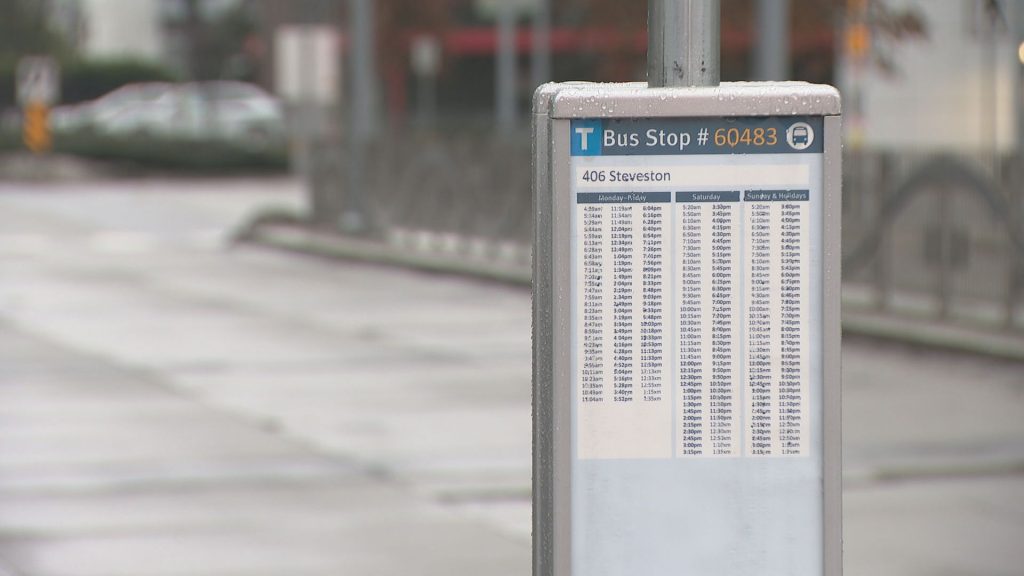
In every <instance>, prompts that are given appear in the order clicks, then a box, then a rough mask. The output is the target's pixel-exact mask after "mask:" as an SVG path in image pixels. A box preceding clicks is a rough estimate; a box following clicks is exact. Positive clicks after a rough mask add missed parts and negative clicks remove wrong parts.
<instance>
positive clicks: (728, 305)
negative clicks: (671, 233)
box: [676, 192, 740, 457]
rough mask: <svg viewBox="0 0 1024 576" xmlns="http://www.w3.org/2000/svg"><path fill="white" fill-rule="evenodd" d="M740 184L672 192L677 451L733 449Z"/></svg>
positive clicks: (719, 453)
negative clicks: (735, 189)
mask: <svg viewBox="0 0 1024 576" xmlns="http://www.w3.org/2000/svg"><path fill="white" fill-rule="evenodd" d="M739 199H740V197H739V192H678V193H676V226H677V234H676V237H677V251H678V256H677V261H676V291H677V306H676V309H677V318H676V337H677V341H678V368H679V390H678V393H677V396H676V439H677V440H676V456H680V457H685V456H737V455H739V450H740V448H739V447H740V442H739V418H740V405H739V386H738V384H737V381H736V379H737V375H738V374H739V369H738V365H737V363H738V360H739V359H738V354H737V353H736V351H735V345H736V344H737V342H738V341H739V335H738V333H737V324H738V322H737V319H736V310H735V308H736V301H735V299H736V295H737V294H738V290H739V286H738V284H739V269H740V265H739V262H738V257H739V247H740V245H739V238H740V230H739V224H740V220H739Z"/></svg>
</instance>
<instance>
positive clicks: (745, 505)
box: [570, 117, 823, 576]
mask: <svg viewBox="0 0 1024 576" xmlns="http://www.w3.org/2000/svg"><path fill="white" fill-rule="evenodd" d="M822 129H823V121H822V119H821V118H820V117H767V118H732V119H725V118H699V119H698V118H694V119H642V120H638V119H604V120H573V121H572V122H571V124H570V140H571V143H572V155H571V186H570V193H571V195H572V199H571V200H572V202H571V204H572V224H571V225H572V233H571V244H570V246H571V247H570V250H571V257H572V262H573V270H572V286H573V290H572V319H573V327H572V355H571V357H572V365H573V367H572V372H573V374H574V390H573V409H572V410H573V414H572V418H573V436H572V443H573V458H572V463H573V464H572V465H573V475H572V477H573V502H572V518H573V525H574V526H575V528H574V532H573V539H574V542H573V572H574V574H578V575H580V576H584V575H586V576H595V575H626V574H637V573H640V572H639V570H644V572H643V573H644V574H665V575H668V574H715V575H716V576H724V575H728V574H736V575H739V574H750V573H753V572H750V571H749V570H750V569H752V567H757V568H758V570H759V571H758V572H757V573H758V574H762V575H772V574H779V575H782V574H785V575H787V576H804V575H807V576H810V575H813V574H820V571H821V566H822V556H821V550H822V544H821V534H822V494H821V483H822V430H821V424H822V360H821V354H822V347H821V345H820V340H821V330H822V323H821V307H822V298H821V289H822V281H823V280H822V270H821V254H822V229H821V227H822V207H823V197H822V195H823V190H822V187H823V158H822V156H823V155H822V145H821V140H822ZM709 487H710V489H709ZM666 495H671V497H666ZM608 531H614V539H615V542H616V545H615V546H606V545H603V543H604V542H607V538H609V537H610V535H609V533H607V532H608ZM623 544H625V545H623ZM795 550H803V551H804V552H801V553H794V551H795ZM723 559H726V560H723ZM723 562H725V563H724V564H723ZM652 566H655V567H658V566H662V567H663V568H664V570H663V571H660V572H650V571H649V570H650V568H651V567H652ZM723 566H724V568H723Z"/></svg>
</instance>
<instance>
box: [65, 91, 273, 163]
mask: <svg viewBox="0 0 1024 576" xmlns="http://www.w3.org/2000/svg"><path fill="white" fill-rule="evenodd" d="M79 108H81V110H80V111H79V112H78V115H79V117H78V118H76V119H75V120H74V121H72V122H70V123H68V124H70V125H67V126H65V127H68V128H80V127H87V128H91V129H92V130H95V131H96V132H97V133H100V134H107V135H113V136H148V137H153V138H191V139H200V140H214V139H219V140H229V141H236V142H239V143H241V144H243V145H246V146H250V147H267V146H270V145H272V144H274V143H277V142H281V141H283V138H284V113H283V111H282V109H281V105H280V103H279V102H278V101H277V99H276V98H274V97H273V96H271V95H270V94H267V93H266V92H265V91H263V90H262V89H260V88H259V87H257V86H253V85H252V84H246V83H244V82H232V81H213V82H190V83H185V84H161V83H145V84H132V85H128V86H124V87H122V88H120V89H118V90H115V91H114V92H111V93H110V94H107V95H106V96H103V97H101V98H98V99H97V100H94V101H92V102H89V103H86V104H82V105H80V106H79ZM75 122H77V123H78V125H77V126H76V125H75ZM55 127H60V126H59V124H55Z"/></svg>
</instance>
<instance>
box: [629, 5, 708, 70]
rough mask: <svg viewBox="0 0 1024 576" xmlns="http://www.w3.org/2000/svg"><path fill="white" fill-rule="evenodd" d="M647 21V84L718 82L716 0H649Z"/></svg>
mask: <svg viewBox="0 0 1024 576" xmlns="http://www.w3.org/2000/svg"><path fill="white" fill-rule="evenodd" d="M647 22H648V26H647V30H648V34H647V83H648V85H650V86H651V87H653V88H663V87H677V86H718V82H719V79H720V77H721V72H720V66H719V60H720V53H719V50H720V45H721V8H720V6H719V0H649V1H648V3H647Z"/></svg>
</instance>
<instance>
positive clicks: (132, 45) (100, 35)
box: [51, 0, 165, 60]
mask: <svg viewBox="0 0 1024 576" xmlns="http://www.w3.org/2000/svg"><path fill="white" fill-rule="evenodd" d="M51 14H52V15H51V21H53V23H54V25H55V26H56V28H57V29H59V30H61V31H62V32H63V33H64V36H65V37H66V38H68V40H69V41H70V43H71V44H72V46H74V47H75V48H76V49H77V51H78V52H79V53H80V54H81V55H82V56H83V57H85V58H137V59H143V60H160V59H162V58H163V57H164V55H165V43H164V35H163V30H162V24H161V23H162V16H161V14H162V13H161V0H52V5H51Z"/></svg>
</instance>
